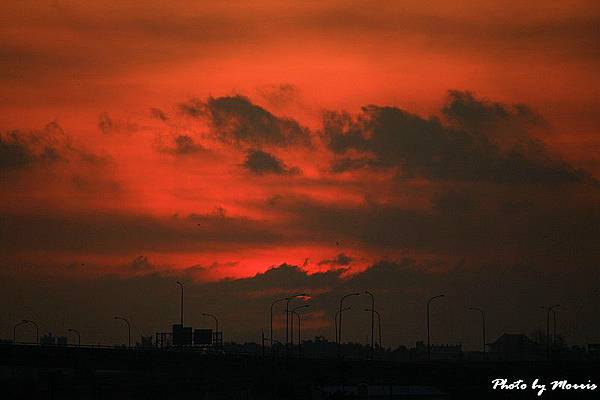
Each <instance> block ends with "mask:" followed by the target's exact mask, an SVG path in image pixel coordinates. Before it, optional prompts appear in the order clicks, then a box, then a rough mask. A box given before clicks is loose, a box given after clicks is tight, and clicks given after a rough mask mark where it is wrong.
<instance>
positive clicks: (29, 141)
mask: <svg viewBox="0 0 600 400" xmlns="http://www.w3.org/2000/svg"><path fill="white" fill-rule="evenodd" d="M75 152H80V150H76V149H74V148H73V147H72V146H71V143H70V138H68V137H67V136H66V135H65V133H64V131H63V129H62V127H61V126H60V125H59V124H58V123H57V122H56V121H52V122H50V123H48V124H46V126H45V127H44V128H43V129H39V130H32V131H26V132H25V131H18V130H15V131H10V132H5V133H0V169H5V170H17V169H23V168H28V167H31V166H34V165H36V164H37V165H39V164H43V163H48V164H51V163H55V162H57V161H67V157H69V156H70V153H75ZM81 154H83V153H81Z"/></svg>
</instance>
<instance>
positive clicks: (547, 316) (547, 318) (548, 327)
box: [542, 304, 560, 358]
mask: <svg viewBox="0 0 600 400" xmlns="http://www.w3.org/2000/svg"><path fill="white" fill-rule="evenodd" d="M557 307H560V304H554V305H553V306H550V307H542V308H543V309H545V310H546V351H547V352H548V358H550V354H551V348H550V312H554V309H555V308H557Z"/></svg>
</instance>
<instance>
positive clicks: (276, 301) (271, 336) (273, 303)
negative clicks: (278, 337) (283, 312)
mask: <svg viewBox="0 0 600 400" xmlns="http://www.w3.org/2000/svg"><path fill="white" fill-rule="evenodd" d="M286 299H287V298H286V297H284V298H281V299H277V300H275V301H274V302H272V303H271V335H270V336H269V341H270V343H271V346H270V347H271V353H272V352H273V340H274V339H273V306H275V304H277V303H279V302H282V301H285V300H286Z"/></svg>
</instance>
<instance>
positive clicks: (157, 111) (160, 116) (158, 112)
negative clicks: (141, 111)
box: [150, 108, 169, 122]
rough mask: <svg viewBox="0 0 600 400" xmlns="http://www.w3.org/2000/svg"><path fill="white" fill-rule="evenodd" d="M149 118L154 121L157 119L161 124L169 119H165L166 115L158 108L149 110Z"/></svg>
mask: <svg viewBox="0 0 600 400" xmlns="http://www.w3.org/2000/svg"><path fill="white" fill-rule="evenodd" d="M150 116H152V118H154V119H158V120H160V121H163V122H165V121H167V120H168V119H169V117H167V114H165V113H164V112H163V111H162V110H161V109H160V108H151V109H150Z"/></svg>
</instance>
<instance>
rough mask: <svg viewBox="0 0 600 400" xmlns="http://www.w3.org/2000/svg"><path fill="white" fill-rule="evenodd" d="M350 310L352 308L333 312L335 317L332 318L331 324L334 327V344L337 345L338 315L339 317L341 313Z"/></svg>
mask: <svg viewBox="0 0 600 400" xmlns="http://www.w3.org/2000/svg"><path fill="white" fill-rule="evenodd" d="M350 309H352V306H348V307H346V308H344V309H343V310H337V311H336V312H335V317H334V318H333V323H334V325H335V342H336V343H338V332H339V331H338V315H340V313H341V312H344V311H348V310H350Z"/></svg>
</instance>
